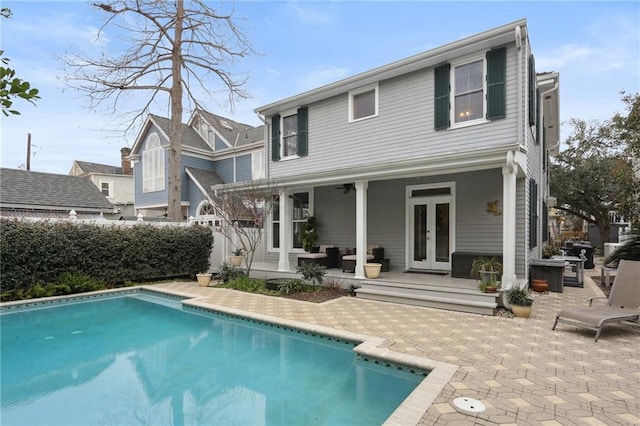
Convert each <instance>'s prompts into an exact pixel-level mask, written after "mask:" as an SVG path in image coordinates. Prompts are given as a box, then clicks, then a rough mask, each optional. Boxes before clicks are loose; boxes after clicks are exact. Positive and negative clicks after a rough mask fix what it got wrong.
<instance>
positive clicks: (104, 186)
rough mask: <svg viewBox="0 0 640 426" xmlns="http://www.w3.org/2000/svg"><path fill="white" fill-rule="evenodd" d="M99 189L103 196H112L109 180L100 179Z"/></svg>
mask: <svg viewBox="0 0 640 426" xmlns="http://www.w3.org/2000/svg"><path fill="white" fill-rule="evenodd" d="M100 191H101V192H102V193H103V194H104V196H105V197H107V198H111V197H112V196H113V195H112V194H111V182H104V181H100Z"/></svg>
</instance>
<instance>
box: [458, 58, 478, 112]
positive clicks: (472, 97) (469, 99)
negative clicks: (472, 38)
mask: <svg viewBox="0 0 640 426" xmlns="http://www.w3.org/2000/svg"><path fill="white" fill-rule="evenodd" d="M453 75H454V79H453V81H454V89H453V92H454V96H453V103H454V108H453V111H454V114H453V116H454V123H462V122H465V121H472V120H478V119H481V118H483V117H484V78H483V77H484V60H482V59H480V60H479V61H474V62H470V63H467V64H464V65H459V66H456V67H454V68H453Z"/></svg>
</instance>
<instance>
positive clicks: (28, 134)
mask: <svg viewBox="0 0 640 426" xmlns="http://www.w3.org/2000/svg"><path fill="white" fill-rule="evenodd" d="M27 170H31V133H27Z"/></svg>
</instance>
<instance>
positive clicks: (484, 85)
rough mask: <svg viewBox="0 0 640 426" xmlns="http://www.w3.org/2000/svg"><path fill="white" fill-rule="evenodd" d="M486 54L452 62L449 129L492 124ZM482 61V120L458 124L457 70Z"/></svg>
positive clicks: (465, 57) (482, 53)
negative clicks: (489, 109)
mask: <svg viewBox="0 0 640 426" xmlns="http://www.w3.org/2000/svg"><path fill="white" fill-rule="evenodd" d="M485 54H486V52H481V53H477V54H474V55H468V56H464V57H462V58H458V59H456V60H454V61H450V64H451V68H450V70H449V72H450V75H449V85H450V90H449V102H450V104H451V107H450V108H449V123H450V124H449V127H448V129H459V128H462V127H468V126H475V125H477V124H484V123H490V122H491V121H490V120H487V59H486V55H485ZM478 61H482V114H481V115H480V118H476V119H475V120H469V121H462V122H459V123H457V122H456V68H458V67H461V66H463V65H467V64H471V63H473V62H478Z"/></svg>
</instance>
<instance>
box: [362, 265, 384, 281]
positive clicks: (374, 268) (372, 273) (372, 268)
mask: <svg viewBox="0 0 640 426" xmlns="http://www.w3.org/2000/svg"><path fill="white" fill-rule="evenodd" d="M380 269H382V263H365V264H364V273H365V275H366V276H367V278H378V277H379V276H380Z"/></svg>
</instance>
